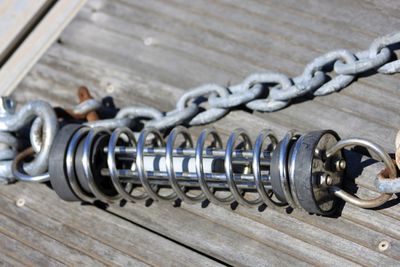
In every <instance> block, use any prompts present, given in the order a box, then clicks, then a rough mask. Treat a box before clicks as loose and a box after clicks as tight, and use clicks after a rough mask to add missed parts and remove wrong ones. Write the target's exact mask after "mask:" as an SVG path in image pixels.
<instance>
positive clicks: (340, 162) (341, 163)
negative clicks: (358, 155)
mask: <svg viewBox="0 0 400 267" xmlns="http://www.w3.org/2000/svg"><path fill="white" fill-rule="evenodd" d="M335 166H336V170H337V171H344V170H345V169H346V166H347V164H346V161H345V160H344V159H340V160H338V161H336V162H335Z"/></svg>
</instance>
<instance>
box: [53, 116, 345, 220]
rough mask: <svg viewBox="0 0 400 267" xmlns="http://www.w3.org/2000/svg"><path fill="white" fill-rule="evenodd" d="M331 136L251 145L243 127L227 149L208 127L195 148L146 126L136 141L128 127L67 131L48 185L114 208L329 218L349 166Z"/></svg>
mask: <svg viewBox="0 0 400 267" xmlns="http://www.w3.org/2000/svg"><path fill="white" fill-rule="evenodd" d="M338 140H339V136H338V135H337V134H336V133H335V132H334V131H331V130H325V131H314V132H310V133H307V134H300V133H297V132H295V131H289V132H288V133H287V134H286V136H285V137H284V138H283V139H282V140H281V141H280V142H278V140H277V138H276V137H275V135H274V134H273V133H272V132H271V131H269V130H263V131H261V132H260V133H259V135H258V137H257V139H256V141H255V142H254V145H253V143H252V142H251V140H250V137H249V135H248V134H247V133H246V132H245V131H244V130H243V129H237V130H234V131H233V132H232V133H231V134H230V136H229V138H228V140H227V143H226V146H225V147H224V146H223V142H222V140H221V138H220V136H219V135H218V133H217V132H216V131H215V130H214V129H205V130H203V131H202V132H201V134H200V135H199V137H198V139H197V142H196V143H194V142H193V140H192V138H191V136H190V134H189V133H188V131H187V129H186V128H184V127H181V126H178V127H176V128H174V129H173V130H172V131H171V132H170V134H169V136H168V137H167V139H166V140H164V139H163V138H162V135H161V134H160V132H159V131H158V130H156V129H154V128H145V129H144V130H143V131H142V132H141V133H140V134H139V137H138V139H137V141H136V138H135V135H134V133H133V132H132V131H131V130H130V129H128V128H117V129H116V130H114V131H113V132H111V131H110V130H108V129H105V128H101V127H95V128H89V127H86V126H81V125H74V124H71V125H67V126H65V127H64V128H62V129H61V130H60V132H59V134H58V135H57V136H56V139H55V141H54V144H53V146H52V148H51V153H50V161H49V174H50V182H51V185H52V187H53V189H54V190H55V191H56V193H57V194H58V195H59V196H60V197H61V198H62V199H64V200H66V201H84V202H93V201H95V200H100V201H102V202H106V203H114V202H117V201H120V200H122V199H125V200H127V201H133V202H137V201H145V200H147V199H153V200H156V201H157V200H160V201H169V202H173V201H176V200H177V199H180V200H182V201H185V202H188V203H197V202H202V201H204V200H206V199H208V200H209V201H210V202H212V203H215V204H218V205H229V204H231V203H233V202H234V201H236V202H238V203H239V204H242V205H246V206H259V205H261V204H263V203H264V204H266V205H272V206H283V205H289V206H291V207H293V208H302V209H304V210H306V211H307V212H310V213H314V214H321V215H327V216H329V215H331V214H333V213H335V212H337V210H338V209H339V207H340V205H339V203H338V200H339V199H338V198H336V197H335V195H334V193H333V192H332V191H331V190H330V188H331V187H335V186H336V187H340V185H341V183H342V178H343V172H344V169H345V167H346V166H345V165H346V162H345V160H344V158H343V155H342V152H341V150H338V151H337V152H335V153H334V154H332V155H329V157H327V156H326V153H325V152H326V151H327V149H328V148H329V147H332V146H333V145H334V144H335V143H337V142H338Z"/></svg>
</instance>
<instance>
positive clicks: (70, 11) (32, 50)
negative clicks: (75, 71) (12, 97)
mask: <svg viewBox="0 0 400 267" xmlns="http://www.w3.org/2000/svg"><path fill="white" fill-rule="evenodd" d="M85 2H86V0H72V1H71V0H60V1H57V3H56V4H55V5H54V6H53V7H52V8H51V10H50V11H49V12H47V13H46V16H45V17H44V18H43V19H41V20H40V22H39V23H38V25H37V26H36V27H35V29H34V30H33V31H32V32H31V33H30V34H29V36H28V37H27V38H26V39H25V40H24V42H23V43H22V44H21V45H20V46H18V48H17V49H16V50H15V52H14V53H13V55H12V56H10V58H8V60H7V61H6V62H5V63H4V64H3V65H2V66H1V69H0V93H1V95H9V94H10V93H11V92H12V91H13V90H14V88H15V87H16V86H17V84H18V83H19V82H20V81H21V80H22V79H23V77H25V75H26V73H27V72H28V71H29V70H30V68H31V67H32V66H33V65H34V64H35V63H36V61H37V60H38V59H39V58H40V57H41V56H42V55H43V53H44V52H45V51H46V50H47V49H48V47H49V46H50V45H51V44H52V43H53V42H54V40H55V39H56V38H57V37H58V35H59V34H60V33H61V31H62V30H63V29H64V28H65V27H66V26H67V25H68V23H69V22H70V21H71V20H72V18H73V17H74V15H75V14H76V13H77V12H78V11H79V9H80V8H81V7H82V6H83V4H84V3H85Z"/></svg>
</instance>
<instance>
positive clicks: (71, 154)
mask: <svg viewBox="0 0 400 267" xmlns="http://www.w3.org/2000/svg"><path fill="white" fill-rule="evenodd" d="M89 130H90V128H88V127H84V128H80V129H78V130H77V131H76V132H75V133H74V135H73V136H72V138H71V141H70V142H69V144H68V148H67V153H66V157H65V169H66V172H67V178H68V183H69V185H70V186H71V188H72V191H73V192H74V193H75V195H76V196H77V197H78V198H79V199H81V200H82V201H86V202H92V201H94V200H95V198H94V196H92V195H89V194H88V193H86V192H84V191H83V190H82V188H81V187H80V185H79V182H78V180H77V177H76V171H75V164H74V161H75V154H76V150H77V147H78V144H79V143H80V142H81V140H82V139H83V138H84V137H85V136H86V134H87V133H88V132H89Z"/></svg>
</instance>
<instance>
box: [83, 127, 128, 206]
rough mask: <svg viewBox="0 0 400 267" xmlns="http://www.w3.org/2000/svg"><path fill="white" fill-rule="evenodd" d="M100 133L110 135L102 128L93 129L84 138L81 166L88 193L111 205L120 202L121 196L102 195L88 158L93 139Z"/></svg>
mask: <svg viewBox="0 0 400 267" xmlns="http://www.w3.org/2000/svg"><path fill="white" fill-rule="evenodd" d="M102 133H105V134H109V135H111V132H110V131H109V130H108V129H106V128H102V127H97V128H93V129H91V130H90V131H89V132H88V134H87V136H86V137H85V142H84V144H83V154H82V166H83V171H84V173H85V176H86V179H87V180H88V186H89V188H90V191H92V193H93V194H94V195H95V196H96V197H97V198H98V199H99V200H101V201H103V202H106V203H113V202H115V201H117V200H120V199H121V198H122V196H121V195H120V194H116V195H115V196H109V195H107V194H104V193H103V192H102V191H101V190H100V189H99V188H98V187H97V185H96V182H95V180H94V176H93V172H92V166H91V164H90V157H91V155H92V152H93V151H92V146H93V142H94V141H95V137H96V136H97V135H99V134H102Z"/></svg>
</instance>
